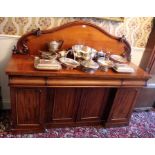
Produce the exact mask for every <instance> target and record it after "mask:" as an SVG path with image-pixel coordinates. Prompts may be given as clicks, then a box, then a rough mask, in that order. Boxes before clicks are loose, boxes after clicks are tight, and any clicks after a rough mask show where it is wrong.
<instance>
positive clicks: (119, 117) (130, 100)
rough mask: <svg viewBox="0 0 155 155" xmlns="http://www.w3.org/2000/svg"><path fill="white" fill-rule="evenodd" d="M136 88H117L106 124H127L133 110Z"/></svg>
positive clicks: (136, 93)
mask: <svg viewBox="0 0 155 155" xmlns="http://www.w3.org/2000/svg"><path fill="white" fill-rule="evenodd" d="M137 95H138V89H136V88H118V89H117V92H116V95H115V98H114V102H113V105H112V109H111V111H110V114H109V117H108V120H107V123H106V126H107V127H108V126H111V125H112V126H115V124H117V125H121V124H122V125H127V124H128V122H129V118H130V115H131V112H132V110H133V107H134V104H135V100H136V97H137Z"/></svg>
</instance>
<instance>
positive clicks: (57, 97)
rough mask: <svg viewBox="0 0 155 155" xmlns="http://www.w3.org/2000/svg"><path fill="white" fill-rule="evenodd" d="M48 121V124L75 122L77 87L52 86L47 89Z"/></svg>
mask: <svg viewBox="0 0 155 155" xmlns="http://www.w3.org/2000/svg"><path fill="white" fill-rule="evenodd" d="M47 97H48V101H47V108H46V122H47V123H48V124H59V123H61V124H62V123H65V124H66V123H67V124H69V123H74V122H75V116H76V109H77V98H78V90H77V89H76V88H52V89H51V88H50V89H48V90H47Z"/></svg>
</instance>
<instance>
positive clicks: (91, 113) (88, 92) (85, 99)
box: [77, 88, 109, 121]
mask: <svg viewBox="0 0 155 155" xmlns="http://www.w3.org/2000/svg"><path fill="white" fill-rule="evenodd" d="M108 91H109V89H108V88H106V89H105V88H83V89H82V91H81V98H80V107H79V110H78V115H77V121H96V120H97V121H101V119H102V115H103V112H104V108H105V105H106V103H107V97H108Z"/></svg>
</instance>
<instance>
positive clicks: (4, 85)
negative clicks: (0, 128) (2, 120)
mask: <svg viewBox="0 0 155 155" xmlns="http://www.w3.org/2000/svg"><path fill="white" fill-rule="evenodd" d="M18 38H19V36H11V35H0V86H1V90H2V103H3V105H2V108H3V109H8V108H10V94H9V87H8V77H7V75H6V74H5V68H6V66H7V63H8V61H9V59H10V57H11V54H12V49H13V46H14V45H15V44H16V42H17V40H18Z"/></svg>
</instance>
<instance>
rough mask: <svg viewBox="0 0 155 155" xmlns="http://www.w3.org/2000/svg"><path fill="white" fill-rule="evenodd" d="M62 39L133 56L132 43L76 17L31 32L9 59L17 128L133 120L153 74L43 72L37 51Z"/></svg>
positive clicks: (110, 124) (14, 126)
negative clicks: (139, 96)
mask: <svg viewBox="0 0 155 155" xmlns="http://www.w3.org/2000/svg"><path fill="white" fill-rule="evenodd" d="M51 40H63V41H64V43H63V46H62V49H67V48H69V47H71V46H72V45H75V44H85V45H88V46H91V47H94V48H95V49H97V50H101V49H102V50H108V51H110V52H111V53H116V54H124V55H125V56H127V59H128V60H130V50H131V48H130V45H129V44H128V42H127V41H126V40H125V39H124V38H117V37H114V36H111V35H110V34H108V33H107V32H105V31H104V30H103V29H101V28H99V27H98V26H96V25H94V24H91V23H88V22H83V21H75V22H72V23H68V24H65V25H63V26H60V27H57V28H54V29H52V30H47V31H40V30H39V29H38V30H36V31H32V32H30V33H28V34H26V35H24V36H22V37H21V38H20V39H19V41H18V43H17V47H16V49H14V54H13V55H12V57H11V60H10V61H9V64H8V66H7V69H6V73H7V74H8V77H9V86H10V94H11V110H12V131H15V132H35V131H40V130H44V129H45V128H49V127H66V126H82V125H103V126H104V127H114V126H122V125H128V123H129V119H130V116H131V113H132V110H133V107H134V104H135V100H136V97H137V94H138V92H139V89H140V88H142V87H143V86H145V84H146V81H147V80H148V79H149V75H148V74H147V73H146V72H144V71H143V70H142V69H140V68H139V67H137V66H135V65H134V64H132V63H131V65H132V66H133V67H134V69H135V72H134V73H131V74H125V73H116V72H114V71H113V70H112V69H110V70H109V71H108V72H103V71H100V70H97V71H96V72H95V73H93V74H90V73H86V72H82V71H81V70H78V69H73V70H65V69H62V70H60V71H39V70H36V69H35V68H34V65H33V64H34V56H36V55H38V50H46V49H47V47H46V46H45V45H46V43H47V42H49V41H51Z"/></svg>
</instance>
